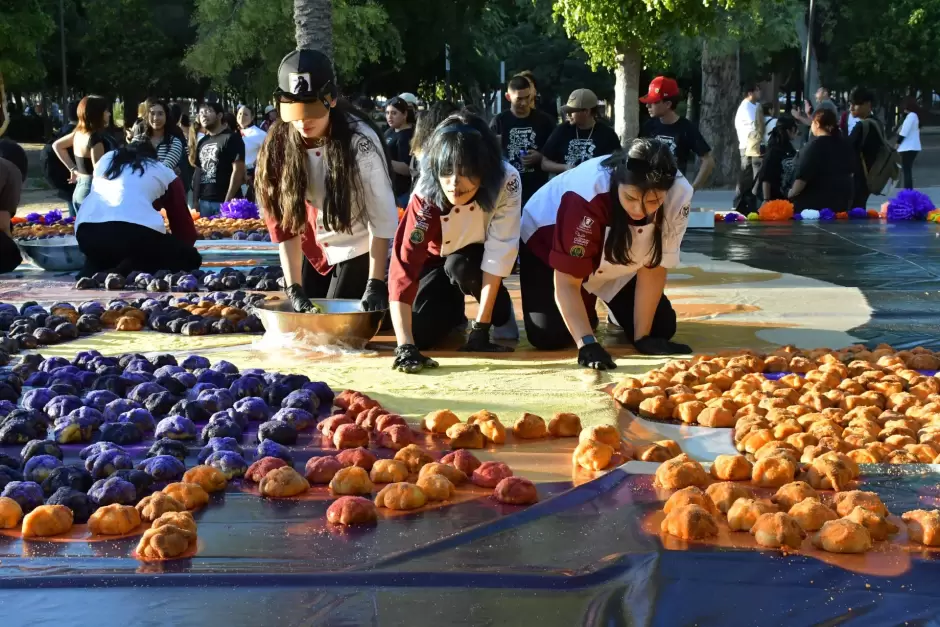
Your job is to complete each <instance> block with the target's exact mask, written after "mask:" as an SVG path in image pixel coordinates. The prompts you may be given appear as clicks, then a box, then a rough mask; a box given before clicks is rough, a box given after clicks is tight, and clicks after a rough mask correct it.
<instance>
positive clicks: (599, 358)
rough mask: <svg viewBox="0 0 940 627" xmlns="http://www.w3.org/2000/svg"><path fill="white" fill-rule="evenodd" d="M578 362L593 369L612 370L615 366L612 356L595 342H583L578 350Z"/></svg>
mask: <svg viewBox="0 0 940 627" xmlns="http://www.w3.org/2000/svg"><path fill="white" fill-rule="evenodd" d="M578 363H579V364H580V365H582V366H584V367H585V368H592V369H594V370H613V369H614V368H616V367H617V364H616V363H615V362H614V359H613V357H611V356H610V353H608V352H607V351H606V350H604V347H603V346H601V345H600V344H598V343H597V342H595V343H593V344H585V345H584V346H582V347H581V349H580V350H579V351H578Z"/></svg>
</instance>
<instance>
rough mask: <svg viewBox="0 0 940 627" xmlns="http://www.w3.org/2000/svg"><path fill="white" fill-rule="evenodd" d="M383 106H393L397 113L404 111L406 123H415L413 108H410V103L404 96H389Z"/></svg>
mask: <svg viewBox="0 0 940 627" xmlns="http://www.w3.org/2000/svg"><path fill="white" fill-rule="evenodd" d="M385 106H386V107H394V108H395V109H397V110H398V112H399V113H404V114H405V123H406V124H414V123H415V110H414V109H412V108H411V105H410V104H408V101H406V100H405V99H404V98H399V97H398V96H395V97H394V98H390V99H389V101H388V102H386V103H385Z"/></svg>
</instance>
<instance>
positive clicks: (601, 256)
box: [519, 139, 692, 370]
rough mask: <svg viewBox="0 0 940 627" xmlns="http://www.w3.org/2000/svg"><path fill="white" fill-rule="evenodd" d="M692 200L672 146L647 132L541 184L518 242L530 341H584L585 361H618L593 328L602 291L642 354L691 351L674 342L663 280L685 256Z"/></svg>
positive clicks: (544, 346) (600, 365)
mask: <svg viewBox="0 0 940 627" xmlns="http://www.w3.org/2000/svg"><path fill="white" fill-rule="evenodd" d="M691 200H692V186H691V185H690V184H689V182H688V180H686V179H685V177H683V176H682V174H681V173H680V172H679V171H678V170H677V168H676V160H675V157H673V155H672V151H671V150H670V149H669V147H668V146H666V145H665V144H663V143H661V142H659V141H657V140H648V139H636V140H634V141H633V143H632V144H631V145H630V146H629V147H628V148H627V150H626V151H625V152H617V153H614V154H613V155H612V156H610V157H600V158H597V159H592V160H590V161H585V162H584V163H583V164H581V165H580V166H578V167H577V168H575V169H573V170H570V171H568V172H566V173H565V174H562V175H561V176H558V177H555V178H554V179H552V180H551V181H549V183H548V184H547V185H545V186H544V187H542V189H540V190H539V191H538V192H536V193H535V194H534V195H533V196H532V198H531V199H530V200H529V202H528V203H526V206H525V209H524V210H523V214H522V241H523V244H522V246H521V248H520V251H519V257H520V259H519V267H520V275H519V283H520V287H521V288H522V309H523V320H524V321H525V329H526V335H527V336H528V339H529V342H531V343H532V345H533V346H535V347H536V348H538V349H541V350H561V349H564V348H568V347H572V346H577V348H578V363H579V364H581V365H582V366H585V367H588V368H594V369H597V370H606V369H609V368H616V367H617V366H616V363H614V360H613V359H612V358H611V356H610V354H609V353H608V352H607V351H606V350H605V349H604V348H603V347H602V346H601V345H600V344H599V343H598V342H597V339H596V338H595V337H594V330H595V329H596V328H597V325H598V318H597V311H596V302H597V299H598V298H600V299H601V300H602V301H604V303H605V305H606V306H607V310H608V319H609V321H610V322H612V323H614V324H617V325H619V326H621V327H623V330H624V334H625V335H626V336H627V339H628V341H629V342H631V343H632V344H633V345H634V346H635V347H636V349H637V350H638V351H639V352H640V353H643V354H650V355H666V354H674V353H688V352H690V351H691V349H690V348H689V347H688V346H686V345H684V344H677V343H675V342H671V341H669V340H670V339H671V338H672V336H673V335H675V333H676V312H675V311H674V310H673V308H672V305H671V304H670V303H669V299H668V298H666V296H665V295H664V294H663V288H664V287H665V285H666V274H667V271H668V269H669V268H675V267H676V266H677V265H678V263H679V245H680V243H681V242H682V237H683V236H684V235H685V229H686V226H687V225H688V221H689V203H690V201H691Z"/></svg>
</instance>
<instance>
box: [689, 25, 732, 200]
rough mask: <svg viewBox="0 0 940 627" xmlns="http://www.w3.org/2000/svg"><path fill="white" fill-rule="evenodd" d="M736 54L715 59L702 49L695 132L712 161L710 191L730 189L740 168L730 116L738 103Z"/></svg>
mask: <svg viewBox="0 0 940 627" xmlns="http://www.w3.org/2000/svg"><path fill="white" fill-rule="evenodd" d="M738 74H739V72H738V54H737V52H732V53H731V54H726V55H718V54H715V53H712V52H711V51H709V49H708V41H707V40H706V41H705V43H704V44H703V45H702V109H701V119H700V120H699V130H700V131H701V133H702V136H703V137H704V138H705V141H707V142H708V145H709V146H711V147H712V155H713V156H714V157H715V171H714V172H713V173H712V177H711V181H710V183H711V185H712V186H713V187H726V186H733V185H734V183H735V182H736V181H737V178H738V171H739V170H740V168H741V155H740V153H739V151H738V136H737V134H736V133H735V131H734V114H735V113H736V112H737V108H738V105H739V104H740V101H741V81H740V77H739V75H738Z"/></svg>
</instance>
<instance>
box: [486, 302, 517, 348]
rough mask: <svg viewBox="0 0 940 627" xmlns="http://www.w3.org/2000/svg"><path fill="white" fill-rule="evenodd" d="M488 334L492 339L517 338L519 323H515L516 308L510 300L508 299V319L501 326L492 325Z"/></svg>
mask: <svg viewBox="0 0 940 627" xmlns="http://www.w3.org/2000/svg"><path fill="white" fill-rule="evenodd" d="M490 336H491V337H492V338H493V339H494V340H518V339H519V325H518V324H517V323H516V310H515V308H514V307H513V304H512V301H509V321H508V322H506V324H504V325H503V326H500V327H493V331H492V332H491V334H490Z"/></svg>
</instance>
